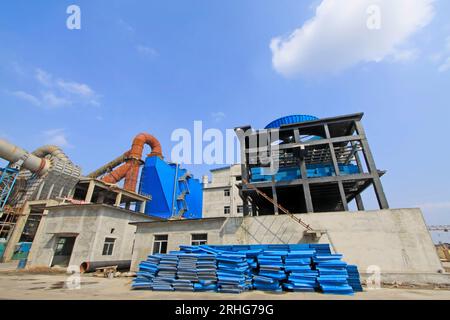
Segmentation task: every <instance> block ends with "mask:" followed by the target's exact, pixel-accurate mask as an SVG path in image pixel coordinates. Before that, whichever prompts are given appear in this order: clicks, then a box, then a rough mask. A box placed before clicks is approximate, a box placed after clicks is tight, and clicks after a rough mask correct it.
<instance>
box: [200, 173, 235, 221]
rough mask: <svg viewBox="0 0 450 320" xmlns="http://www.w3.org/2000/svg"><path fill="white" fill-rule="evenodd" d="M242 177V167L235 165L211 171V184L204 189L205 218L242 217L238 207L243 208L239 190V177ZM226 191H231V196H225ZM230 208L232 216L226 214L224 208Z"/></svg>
mask: <svg viewBox="0 0 450 320" xmlns="http://www.w3.org/2000/svg"><path fill="white" fill-rule="evenodd" d="M240 175H241V166H240V165H233V166H231V167H228V168H222V169H218V170H213V171H211V182H210V183H208V185H205V186H204V187H203V217H204V218H211V217H225V216H231V217H239V216H240V217H242V215H243V214H242V212H241V213H238V210H237V208H238V206H242V199H241V197H240V196H239V189H238V188H237V183H239V182H238V181H237V179H236V178H237V177H238V176H240ZM225 189H229V190H230V196H229V197H226V196H224V191H225ZM225 206H229V207H230V214H224V207H225Z"/></svg>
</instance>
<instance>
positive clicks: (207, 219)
mask: <svg viewBox="0 0 450 320" xmlns="http://www.w3.org/2000/svg"><path fill="white" fill-rule="evenodd" d="M226 219H228V217H209V218H201V219H173V220H169V219H163V220H158V221H136V222H130V223H129V224H134V225H143V224H150V223H160V222H167V223H178V222H183V223H185V222H202V221H210V220H226Z"/></svg>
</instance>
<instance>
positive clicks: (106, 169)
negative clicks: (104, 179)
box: [87, 151, 129, 178]
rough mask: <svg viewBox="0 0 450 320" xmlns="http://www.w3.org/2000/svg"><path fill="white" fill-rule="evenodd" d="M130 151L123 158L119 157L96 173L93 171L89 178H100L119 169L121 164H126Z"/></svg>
mask: <svg viewBox="0 0 450 320" xmlns="http://www.w3.org/2000/svg"><path fill="white" fill-rule="evenodd" d="M128 155H129V151H127V152H125V153H124V154H122V155H121V156H119V157H117V158H116V159H114V160H112V161H110V162H108V163H107V164H105V165H104V166H101V167H100V168H98V169H97V170H95V171H92V172H91V173H89V174H88V175H87V177H88V178H98V177H100V176H101V175H103V174H105V173H107V172H109V171H111V170H113V169H114V168H115V167H117V166H118V165H119V164H122V163H124V162H125V160H126V159H127V158H128Z"/></svg>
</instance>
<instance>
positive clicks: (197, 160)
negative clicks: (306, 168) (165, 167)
mask: <svg viewBox="0 0 450 320" xmlns="http://www.w3.org/2000/svg"><path fill="white" fill-rule="evenodd" d="M255 133H256V132H255V131H254V130H252V129H247V130H243V129H236V130H233V129H226V130H225V132H223V131H222V130H220V129H217V128H208V129H206V130H205V129H204V127H203V122H202V121H194V123H193V130H192V131H190V130H188V129H186V128H178V129H175V130H174V131H173V132H172V134H171V136H170V139H171V141H172V142H175V145H174V146H173V147H172V150H171V152H170V156H171V161H173V162H176V163H183V164H207V165H213V164H218V165H231V164H234V163H239V162H240V161H241V159H243V158H244V157H248V159H249V163H250V164H261V165H262V166H264V167H267V168H270V171H271V172H273V173H276V172H278V158H277V157H278V151H279V144H280V140H279V130H278V129H271V130H266V129H263V130H258V132H257V134H255ZM239 144H241V145H243V144H245V145H246V148H247V149H248V151H249V153H248V154H246V155H244V154H242V153H241V152H243V151H240V150H241V148H240V146H239Z"/></svg>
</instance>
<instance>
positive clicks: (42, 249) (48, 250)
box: [27, 205, 149, 266]
mask: <svg viewBox="0 0 450 320" xmlns="http://www.w3.org/2000/svg"><path fill="white" fill-rule="evenodd" d="M134 221H149V218H146V217H144V216H141V215H137V214H135V213H132V212H130V211H126V210H123V209H119V208H115V207H109V206H104V205H79V206H60V207H56V208H52V209H50V210H49V212H48V214H47V215H46V216H44V217H43V219H42V221H41V223H40V225H39V228H38V232H37V234H36V238H35V240H34V241H33V245H32V247H31V251H30V254H29V257H28V264H27V265H28V266H50V265H51V263H52V259H53V256H54V252H55V245H56V241H57V238H58V237H59V236H64V235H69V236H70V235H76V240H75V244H74V247H73V251H72V256H71V258H70V263H69V265H75V266H79V265H80V264H81V263H82V262H84V261H109V260H111V261H112V260H129V259H131V255H132V247H133V241H134V233H135V230H136V227H135V226H134V225H130V224H129V222H134ZM112 229H114V231H113V233H111V230H112ZM106 237H108V238H115V239H116V241H115V244H114V249H113V253H112V255H109V256H103V255H102V251H103V244H104V241H105V238H106Z"/></svg>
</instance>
